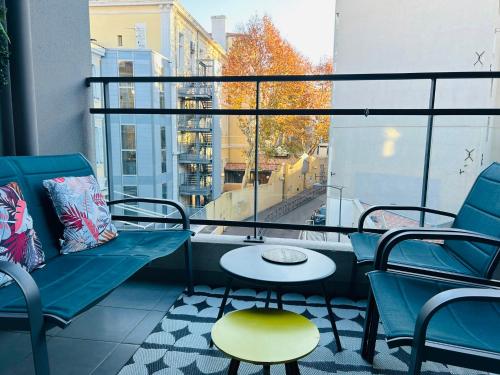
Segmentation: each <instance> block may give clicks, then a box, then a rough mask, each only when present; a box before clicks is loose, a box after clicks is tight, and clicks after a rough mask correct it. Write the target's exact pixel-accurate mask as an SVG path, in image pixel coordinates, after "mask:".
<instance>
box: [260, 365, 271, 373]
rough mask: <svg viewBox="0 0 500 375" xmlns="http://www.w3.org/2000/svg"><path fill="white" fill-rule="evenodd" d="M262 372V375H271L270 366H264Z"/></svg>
mask: <svg viewBox="0 0 500 375" xmlns="http://www.w3.org/2000/svg"><path fill="white" fill-rule="evenodd" d="M262 372H263V373H264V375H271V366H270V365H264V366H263V369H262Z"/></svg>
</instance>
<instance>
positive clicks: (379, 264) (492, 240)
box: [375, 228, 500, 271]
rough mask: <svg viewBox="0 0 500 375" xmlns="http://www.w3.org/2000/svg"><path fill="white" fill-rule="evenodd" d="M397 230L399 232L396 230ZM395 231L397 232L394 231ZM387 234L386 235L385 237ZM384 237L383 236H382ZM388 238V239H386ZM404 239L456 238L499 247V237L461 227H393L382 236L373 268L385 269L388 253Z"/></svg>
mask: <svg viewBox="0 0 500 375" xmlns="http://www.w3.org/2000/svg"><path fill="white" fill-rule="evenodd" d="M397 231H399V232H397ZM395 232H397V233H395ZM386 236H387V237H386ZM384 237H385V238H384ZM386 238H388V240H386ZM406 240H457V241H470V242H479V243H484V244H487V245H493V246H498V247H500V238H497V237H492V236H488V235H485V234H482V233H477V232H472V231H466V230H462V229H453V228H447V229H441V228H414V229H408V230H401V229H395V230H393V231H389V232H388V233H386V234H385V235H384V236H382V237H381V238H380V240H379V242H378V244H377V249H376V251H375V269H376V270H382V271H386V270H387V263H388V261H389V254H390V252H391V251H392V249H394V248H395V247H396V245H397V244H398V243H400V242H403V241H406Z"/></svg>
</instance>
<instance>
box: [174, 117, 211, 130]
mask: <svg viewBox="0 0 500 375" xmlns="http://www.w3.org/2000/svg"><path fill="white" fill-rule="evenodd" d="M212 126H213V117H212V116H209V115H208V116H207V115H180V116H178V117H177V129H178V130H180V131H182V132H211V131H212Z"/></svg>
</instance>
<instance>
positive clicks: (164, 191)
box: [161, 182, 168, 199]
mask: <svg viewBox="0 0 500 375" xmlns="http://www.w3.org/2000/svg"><path fill="white" fill-rule="evenodd" d="M167 194H168V193H167V183H166V182H164V183H162V184H161V197H162V198H163V199H167Z"/></svg>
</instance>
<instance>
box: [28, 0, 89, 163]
mask: <svg viewBox="0 0 500 375" xmlns="http://www.w3.org/2000/svg"><path fill="white" fill-rule="evenodd" d="M30 7H31V9H30V10H31V32H32V48H33V61H34V74H35V95H36V109H37V123H38V142H39V149H40V153H41V154H64V153H72V152H82V153H84V154H85V155H86V156H87V157H88V158H89V159H90V160H92V161H93V160H94V142H93V138H94V136H93V127H92V125H91V121H90V115H89V104H90V100H89V99H90V90H89V89H88V88H87V87H86V86H85V78H86V77H89V76H90V75H91V57H90V31H89V10H88V1H87V0H65V1H60V0H36V1H35V0H31V1H30ZM62 15H64V16H62Z"/></svg>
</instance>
